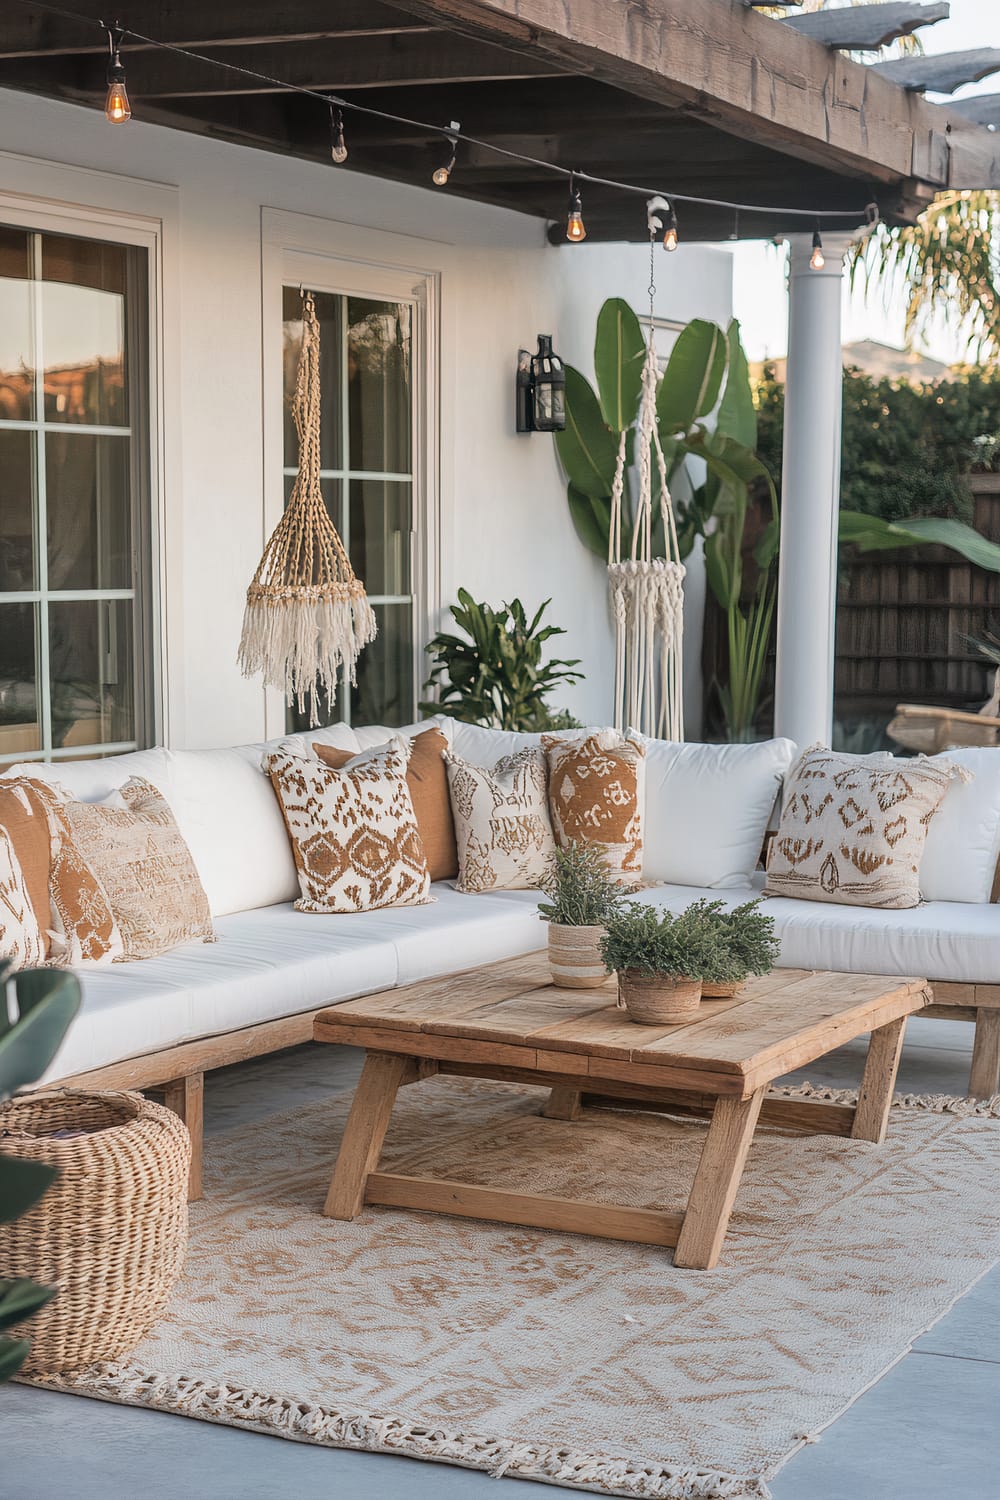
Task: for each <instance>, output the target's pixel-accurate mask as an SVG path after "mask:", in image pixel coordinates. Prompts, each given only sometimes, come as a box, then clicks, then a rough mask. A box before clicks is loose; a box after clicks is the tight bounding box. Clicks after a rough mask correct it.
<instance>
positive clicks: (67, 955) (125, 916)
mask: <svg viewBox="0 0 1000 1500" xmlns="http://www.w3.org/2000/svg"><path fill="white" fill-rule="evenodd" d="M121 796H122V798H123V800H124V801H125V803H126V806H125V807H118V806H110V805H108V804H107V803H102V802H74V801H71V800H70V799H69V798H67V799H66V800H64V801H61V802H59V803H57V804H55V806H54V809H53V816H54V821H55V827H56V831H57V835H58V842H57V849H56V852H55V854H54V856H53V867H52V887H51V891H52V907H53V914H54V916H55V919H56V927H57V930H58V931H59V932H60V934H61V936H62V939H63V942H64V944H65V949H64V952H63V953H62V955H61V959H62V962H63V963H66V964H70V965H75V964H95V963H98V964H99V963H110V962H114V963H124V962H126V961H128V960H131V959H139V958H156V957H158V956H159V955H160V954H161V953H168V952H169V951H170V949H171V948H176V947H177V946H178V945H179V944H180V943H192V942H196V941H197V940H198V939H199V938H200V939H202V940H203V941H204V942H206V943H211V942H214V941H215V933H214V931H213V930H212V917H211V913H210V912H209V909H208V899H207V897H206V895H205V892H204V889H203V888H202V884H201V881H200V879H199V878H198V872H197V870H196V869H195V866H194V861H193V860H192V858H191V851H190V850H189V849H188V846H187V844H186V843H185V842H184V839H183V838H182V837H181V833H180V830H179V829H178V827H177V823H176V821H175V819H174V815H173V813H172V812H171V811H170V808H169V806H168V805H167V802H166V800H165V799H164V797H163V795H162V793H161V792H159V791H157V789H156V787H154V786H152V785H151V784H150V783H149V782H148V781H144V780H142V779H141V778H140V777H133V778H132V779H131V780H130V781H127V782H126V783H125V785H124V786H123V787H122V788H121Z"/></svg>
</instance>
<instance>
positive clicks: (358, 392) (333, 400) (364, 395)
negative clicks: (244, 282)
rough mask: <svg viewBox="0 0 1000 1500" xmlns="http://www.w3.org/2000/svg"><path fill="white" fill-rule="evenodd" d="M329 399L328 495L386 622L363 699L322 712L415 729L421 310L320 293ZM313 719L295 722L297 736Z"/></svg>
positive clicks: (298, 340)
mask: <svg viewBox="0 0 1000 1500" xmlns="http://www.w3.org/2000/svg"><path fill="white" fill-rule="evenodd" d="M314 295H315V301H316V313H317V316H318V318H319V322H320V384H321V391H322V397H321V401H322V437H321V443H320V453H321V463H322V470H321V481H320V482H321V488H322V491H323V497H324V499H325V501H326V505H327V509H328V510H329V512H330V516H331V518H332V520H333V523H334V525H335V526H336V528H337V530H338V531H339V532H340V535H341V537H342V539H343V542H344V545H345V547H346V548H347V551H348V554H349V556H350V559H351V565H352V567H353V568H354V571H355V572H356V573H357V575H358V577H359V578H360V579H361V580H362V582H363V583H364V585H365V587H366V589H367V592H368V597H369V600H370V601H371V604H372V606H373V608H374V611H375V617H376V619H377V621H378V636H377V638H376V640H375V641H374V642H373V643H372V644H371V645H370V646H368V647H366V649H365V650H364V651H363V652H362V654H361V657H360V659H359V661H358V682H357V686H356V687H351V686H350V684H346V683H345V684H342V685H341V690H340V693H339V695H338V699H337V702H336V703H335V704H332V705H331V704H329V703H323V704H319V705H317V707H318V709H319V717H320V721H321V722H322V723H329V722H330V721H331V720H334V719H346V720H347V721H348V722H353V723H358V724H376V723H378V724H405V723H407V722H408V721H409V720H411V719H412V718H413V716H414V711H415V704H414V696H415V695H414V648H415V645H414V587H413V569H414V558H413V478H414V476H413V462H414V460H413V380H412V363H413V307H412V305H411V304H410V303H406V302H391V301H383V300H379V299H376V298H368V297H357V296H346V295H341V294H339V293H332V292H316V293H315V294H314ZM282 332H283V355H284V369H283V376H284V424H285V425H284V476H285V500H286V503H287V500H288V497H289V495H290V494H291V490H292V484H293V483H294V480H295V475H296V473H297V471H298V439H297V437H296V433H295V425H294V423H293V421H292V396H293V393H294V390H295V375H296V370H297V368H298V360H299V353H300V350H301V344H302V294H301V292H300V290H299V288H298V287H297V286H296V287H290V286H286V287H285V288H284V302H283V329H282ZM309 722H310V720H309V713H308V711H307V712H306V714H305V715H300V714H298V713H297V712H296V711H294V710H291V711H290V712H289V715H288V726H289V728H290V729H295V730H298V729H308V728H309Z"/></svg>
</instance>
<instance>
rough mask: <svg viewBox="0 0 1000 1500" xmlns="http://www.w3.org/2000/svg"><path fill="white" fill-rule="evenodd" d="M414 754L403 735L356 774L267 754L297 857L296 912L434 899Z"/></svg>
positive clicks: (293, 757)
mask: <svg viewBox="0 0 1000 1500" xmlns="http://www.w3.org/2000/svg"><path fill="white" fill-rule="evenodd" d="M409 755H410V746H409V741H407V740H405V739H403V738H402V737H401V736H397V737H396V738H395V739H393V740H391V741H390V743H389V745H388V746H387V747H386V748H385V750H383V751H382V752H381V753H380V754H378V755H376V756H374V757H373V758H372V759H371V760H370V761H369V762H368V763H367V765H363V766H359V767H358V768H357V769H356V770H353V771H335V770H333V768H332V767H330V766H325V765H323V764H322V762H321V761H318V760H305V759H303V758H302V757H301V756H297V755H289V754H287V753H286V752H284V751H277V752H276V753H275V754H273V755H269V756H268V757H267V759H266V760H265V762H264V769H265V770H266V771H267V772H268V774H269V775H270V777H271V784H272V786H273V787H274V790H275V793H276V795H277V798H278V801H279V803H280V804H281V810H282V812H283V813H284V816H285V824H286V826H287V828H288V836H289V838H290V839H291V842H292V852H293V854H294V855H295V867H296V869H297V871H298V876H299V887H300V889H301V891H302V894H301V896H300V897H299V899H298V900H297V901H296V903H295V908H296V910H297V911H309V912H359V911H374V910H376V909H377V908H378V907H382V906H422V905H424V904H426V903H427V902H428V901H431V900H433V897H432V896H431V895H430V883H431V881H430V873H429V871H428V869H427V857H426V855H425V854H424V847H423V844H422V843H421V841H420V834H419V832H418V830H417V821H416V817H415V816H414V812H413V799H412V798H411V796H410V791H409V787H408V786H407V784H406V766H407V761H408V760H409Z"/></svg>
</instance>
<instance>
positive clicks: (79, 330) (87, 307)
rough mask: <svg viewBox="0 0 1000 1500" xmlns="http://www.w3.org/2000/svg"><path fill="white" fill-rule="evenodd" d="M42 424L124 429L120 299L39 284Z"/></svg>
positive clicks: (76, 288) (66, 284) (66, 285)
mask: <svg viewBox="0 0 1000 1500" xmlns="http://www.w3.org/2000/svg"><path fill="white" fill-rule="evenodd" d="M42 329H43V334H42V338H43V343H44V354H45V420H46V421H47V422H86V423H91V424H95V425H100V426H102V427H125V426H126V425H127V424H128V414H127V412H126V409H125V299H124V297H123V296H122V295H121V294H120V293H118V292H105V291H100V290H96V289H95V288H93V287H88V286H77V285H73V284H71V283H69V282H58V281H57V282H45V283H44V284H43V286H42Z"/></svg>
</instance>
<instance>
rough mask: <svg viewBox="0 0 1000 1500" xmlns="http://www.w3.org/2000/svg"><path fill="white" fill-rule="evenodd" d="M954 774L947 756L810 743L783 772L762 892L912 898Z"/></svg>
mask: <svg viewBox="0 0 1000 1500" xmlns="http://www.w3.org/2000/svg"><path fill="white" fill-rule="evenodd" d="M956 778H957V779H959V780H962V781H965V780H968V779H969V772H968V771H965V770H964V769H963V768H962V767H961V766H957V765H955V764H954V763H953V762H952V761H947V760H941V759H938V758H935V759H933V760H932V759H930V758H928V757H927V756H924V755H920V756H916V757H914V758H913V759H912V760H901V759H900V760H897V759H894V758H888V759H886V760H875V759H874V758H872V757H867V756H852V755H840V754H837V752H836V751H833V750H825V749H823V747H822V746H821V745H813V746H811V747H810V748H809V749H808V750H806V751H804V752H803V754H802V755H801V756H800V757H799V759H798V761H797V762H796V763H795V765H794V766H793V767H792V769H791V771H790V772H789V773H788V778H787V780H786V783H785V800H784V806H783V807H782V810H781V821H780V823H779V825H778V832H777V833H776V834H775V837H774V839H773V840H772V842H771V846H770V849H769V851H768V856H767V884H766V885H765V887H764V892H765V895H768V896H797V897H800V898H802V899H804V900H808V901H832V902H838V903H840V904H842V905H844V906H884V907H908V906H919V904H920V859H921V855H922V854H923V852H924V843H925V841H926V839H927V828H928V825H929V824H930V821H931V819H932V818H933V817H934V814H935V813H936V812H937V810H938V808H939V807H940V805H941V802H942V801H943V799H944V795H945V793H946V792H947V790H948V787H949V786H950V785H951V783H952V781H953V780H955V779H956Z"/></svg>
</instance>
